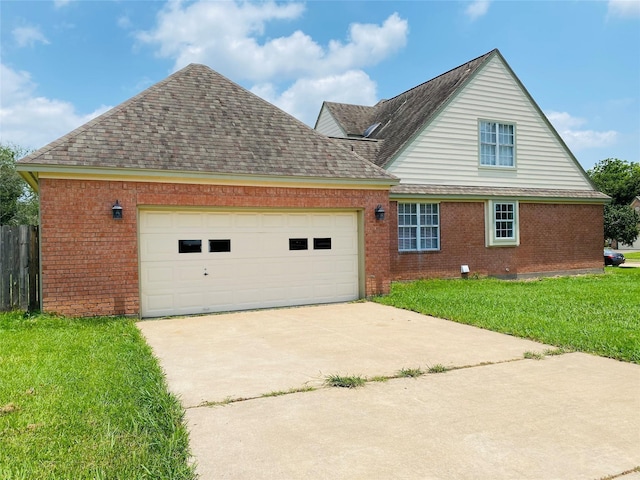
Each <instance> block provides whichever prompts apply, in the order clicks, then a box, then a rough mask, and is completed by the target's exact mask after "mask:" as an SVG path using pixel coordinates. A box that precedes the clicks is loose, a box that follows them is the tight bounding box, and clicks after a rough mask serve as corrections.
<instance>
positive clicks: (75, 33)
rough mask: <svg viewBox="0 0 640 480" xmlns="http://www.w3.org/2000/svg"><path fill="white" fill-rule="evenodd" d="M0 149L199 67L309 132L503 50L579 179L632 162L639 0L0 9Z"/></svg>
mask: <svg viewBox="0 0 640 480" xmlns="http://www.w3.org/2000/svg"><path fill="white" fill-rule="evenodd" d="M0 22H1V23H0V63H1V65H0V141H1V142H3V143H11V144H16V145H20V146H23V147H27V148H39V147H42V146H44V145H45V144H47V143H48V142H50V141H53V140H55V139H56V138H58V137H60V136H62V135H64V134H65V133H68V132H69V131H71V130H72V129H73V128H75V127H77V126H79V125H81V124H83V123H85V122H87V121H89V120H90V119H91V118H93V117H95V116H96V115H98V114H100V113H102V112H104V111H106V110H107V109H108V108H111V107H113V106H116V105H117V104H119V103H121V102H123V101H125V100H127V99H128V98H130V97H132V96H133V95H135V94H137V93H139V92H140V91H142V90H143V89H145V88H147V87H149V86H150V85H152V84H154V83H156V82H158V81H160V80H162V79H163V78H165V77H166V76H167V75H169V74H170V73H172V72H174V71H175V70H177V69H179V68H181V67H183V66H185V65H187V64H188V63H192V62H196V63H203V64H205V65H208V66H210V67H211V68H213V69H214V70H216V71H218V72H220V73H222V74H223V75H225V76H227V77H228V78H230V79H231V80H233V81H235V82H237V83H239V84H241V85H242V86H244V87H245V88H247V89H249V90H251V91H253V92H254V93H256V94H258V95H260V96H262V97H263V98H265V99H267V100H269V101H270V102H272V103H274V104H276V105H277V106H279V107H280V108H282V109H283V110H285V111H287V112H289V113H291V114H292V115H294V116H296V117H297V118H299V119H300V120H302V121H304V122H306V123H308V124H310V125H311V126H313V124H314V122H315V119H316V117H317V114H318V112H319V110H320V107H321V105H322V101H323V100H332V101H339V102H347V103H357V104H368V105H371V104H374V103H376V102H377V101H378V100H380V99H382V98H390V97H393V96H395V95H397V94H399V93H401V92H403V91H405V90H407V89H409V88H411V87H414V86H416V85H418V84H420V83H423V82H425V81H427V80H429V79H431V78H433V77H435V76H437V75H439V74H441V73H444V72H446V71H447V70H450V69H451V68H454V67H456V66H458V65H461V64H463V63H464V62H466V61H467V60H471V59H473V58H475V57H477V56H480V55H482V54H484V53H486V52H488V51H490V50H492V49H494V48H498V49H499V50H500V51H501V53H502V54H503V56H504V57H505V59H506V60H507V62H508V63H509V65H510V66H511V68H512V69H513V70H514V72H515V73H516V75H517V76H518V77H519V78H520V80H521V81H522V83H523V84H524V85H525V87H526V88H527V90H528V91H529V93H530V94H531V95H532V96H533V98H534V99H535V100H536V102H537V103H538V105H539V106H540V108H541V109H542V110H543V111H544V112H545V114H546V115H547V116H548V117H549V119H550V120H551V122H552V123H553V125H554V126H555V128H556V129H557V130H558V132H559V133H560V135H561V136H562V137H563V139H564V140H565V142H566V143H567V144H568V145H569V147H570V148H571V149H572V151H573V153H574V154H575V156H576V157H577V158H578V160H579V161H580V163H581V164H582V166H583V167H584V168H585V169H589V168H591V167H592V166H593V165H594V164H595V163H596V162H597V161H599V160H602V159H604V158H608V157H616V158H621V159H624V160H629V161H634V162H640V0H609V1H605V0H602V1H580V0H572V1H530V2H529V1H489V0H477V1H455V0H453V1H404V2H398V1H395V2H386V1H374V2H365V1H307V2H260V3H253V2H233V1H212V0H200V1H167V2H165V1H127V0H119V1H118V0H104V1H89V0H55V1H44V0H43V1H35V0H34V1H28V0H27V1H25V0H19V1H18V0H16V1H12V0H2V1H1V2H0Z"/></svg>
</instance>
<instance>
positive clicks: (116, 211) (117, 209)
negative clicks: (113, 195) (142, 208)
mask: <svg viewBox="0 0 640 480" xmlns="http://www.w3.org/2000/svg"><path fill="white" fill-rule="evenodd" d="M111 213H112V214H113V218H114V219H116V220H122V206H121V205H120V202H118V200H116V203H115V204H114V205H113V207H111Z"/></svg>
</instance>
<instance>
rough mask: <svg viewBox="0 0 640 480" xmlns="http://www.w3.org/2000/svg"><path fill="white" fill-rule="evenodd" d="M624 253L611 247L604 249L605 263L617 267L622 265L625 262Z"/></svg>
mask: <svg viewBox="0 0 640 480" xmlns="http://www.w3.org/2000/svg"><path fill="white" fill-rule="evenodd" d="M624 260H625V259H624V255H623V254H621V253H620V252H616V251H614V250H612V249H610V248H605V249H604V264H605V265H613V266H614V267H617V266H618V265H622V264H623V263H624Z"/></svg>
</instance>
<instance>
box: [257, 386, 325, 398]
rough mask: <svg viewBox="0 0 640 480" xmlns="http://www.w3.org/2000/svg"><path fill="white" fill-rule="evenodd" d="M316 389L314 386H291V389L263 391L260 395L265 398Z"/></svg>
mask: <svg viewBox="0 0 640 480" xmlns="http://www.w3.org/2000/svg"><path fill="white" fill-rule="evenodd" d="M314 390H315V388H314V387H309V386H306V387H300V388H290V389H289V390H276V391H273V392H269V393H263V394H262V395H260V396H261V397H263V398H266V397H281V396H282V395H290V394H292V393H304V392H313V391H314Z"/></svg>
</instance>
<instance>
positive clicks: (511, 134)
mask: <svg viewBox="0 0 640 480" xmlns="http://www.w3.org/2000/svg"><path fill="white" fill-rule="evenodd" d="M479 135H480V165H481V166H483V167H515V165H516V155H515V144H516V143H515V142H516V129H515V125H511V124H508V123H497V122H486V121H480V123H479Z"/></svg>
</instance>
